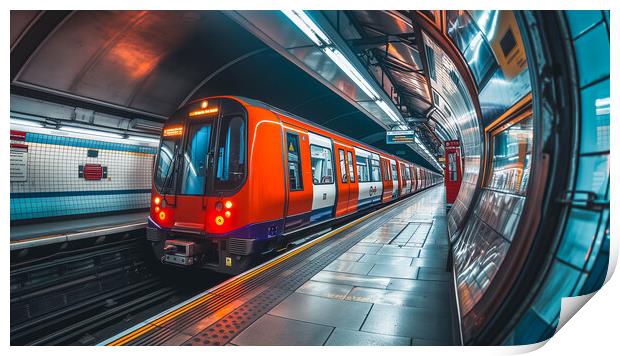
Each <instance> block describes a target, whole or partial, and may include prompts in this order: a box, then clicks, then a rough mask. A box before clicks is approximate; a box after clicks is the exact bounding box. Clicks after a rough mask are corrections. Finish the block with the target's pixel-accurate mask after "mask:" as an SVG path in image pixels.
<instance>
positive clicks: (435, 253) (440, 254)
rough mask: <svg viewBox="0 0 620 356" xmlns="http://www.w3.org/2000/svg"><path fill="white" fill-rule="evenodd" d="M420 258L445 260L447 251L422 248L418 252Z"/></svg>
mask: <svg viewBox="0 0 620 356" xmlns="http://www.w3.org/2000/svg"><path fill="white" fill-rule="evenodd" d="M419 257H420V258H438V259H439V258H440V259H446V258H448V251H447V250H441V249H435V248H432V249H431V248H422V250H421V251H420V256H419Z"/></svg>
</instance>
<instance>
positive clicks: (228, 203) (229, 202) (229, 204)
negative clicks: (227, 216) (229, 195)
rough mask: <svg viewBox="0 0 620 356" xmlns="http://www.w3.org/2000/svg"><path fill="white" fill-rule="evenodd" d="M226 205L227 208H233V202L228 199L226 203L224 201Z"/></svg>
mask: <svg viewBox="0 0 620 356" xmlns="http://www.w3.org/2000/svg"><path fill="white" fill-rule="evenodd" d="M224 206H225V207H226V209H230V208H232V202H231V201H230V200H227V201H226V203H224Z"/></svg>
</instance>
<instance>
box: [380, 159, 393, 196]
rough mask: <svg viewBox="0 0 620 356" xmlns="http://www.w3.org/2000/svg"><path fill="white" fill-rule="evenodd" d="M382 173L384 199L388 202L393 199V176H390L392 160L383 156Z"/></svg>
mask: <svg viewBox="0 0 620 356" xmlns="http://www.w3.org/2000/svg"><path fill="white" fill-rule="evenodd" d="M381 173H382V174H381V175H382V177H383V199H382V201H383V202H384V203H385V202H388V201H390V200H392V178H391V177H390V173H391V171H390V162H389V161H388V160H387V159H386V158H383V157H381Z"/></svg>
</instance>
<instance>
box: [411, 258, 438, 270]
mask: <svg viewBox="0 0 620 356" xmlns="http://www.w3.org/2000/svg"><path fill="white" fill-rule="evenodd" d="M411 265H412V266H418V267H433V268H446V266H447V261H445V260H441V259H434V258H414V259H413V262H411Z"/></svg>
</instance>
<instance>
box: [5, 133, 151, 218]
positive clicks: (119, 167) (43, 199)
mask: <svg viewBox="0 0 620 356" xmlns="http://www.w3.org/2000/svg"><path fill="white" fill-rule="evenodd" d="M11 129H12V133H13V132H15V131H13V130H14V128H13V127H11ZM17 131H18V132H21V133H23V132H26V130H24V131H21V130H17ZM34 131H36V129H35V130H34ZM50 131H51V132H50V133H40V132H26V133H25V137H24V136H21V133H20V134H17V135H13V134H12V135H11V171H12V172H11V196H10V200H11V202H10V203H11V222H16V221H24V220H31V219H41V218H54V217H69V216H75V215H78V214H79V215H83V214H94V213H112V212H121V211H127V210H137V209H147V208H148V205H149V197H150V187H151V173H152V166H153V159H154V155H155V148H154V147H148V146H140V145H136V144H124V143H119V142H118V141H119V140H106V138H102V139H86V138H80V137H75V135H73V137H72V136H71V135H67V134H65V133H64V132H61V131H58V134H54V132H53V131H52V130H50ZM110 141H117V142H110ZM89 150H90V156H89ZM95 152H96V157H92V156H94V155H95ZM24 155H25V158H24ZM85 164H100V165H101V166H102V167H106V169H107V177H106V178H102V179H101V180H86V179H85V178H80V177H79V166H80V165H85ZM18 165H22V167H21V168H19V167H17V166H18ZM23 165H25V167H24V166H23Z"/></svg>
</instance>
